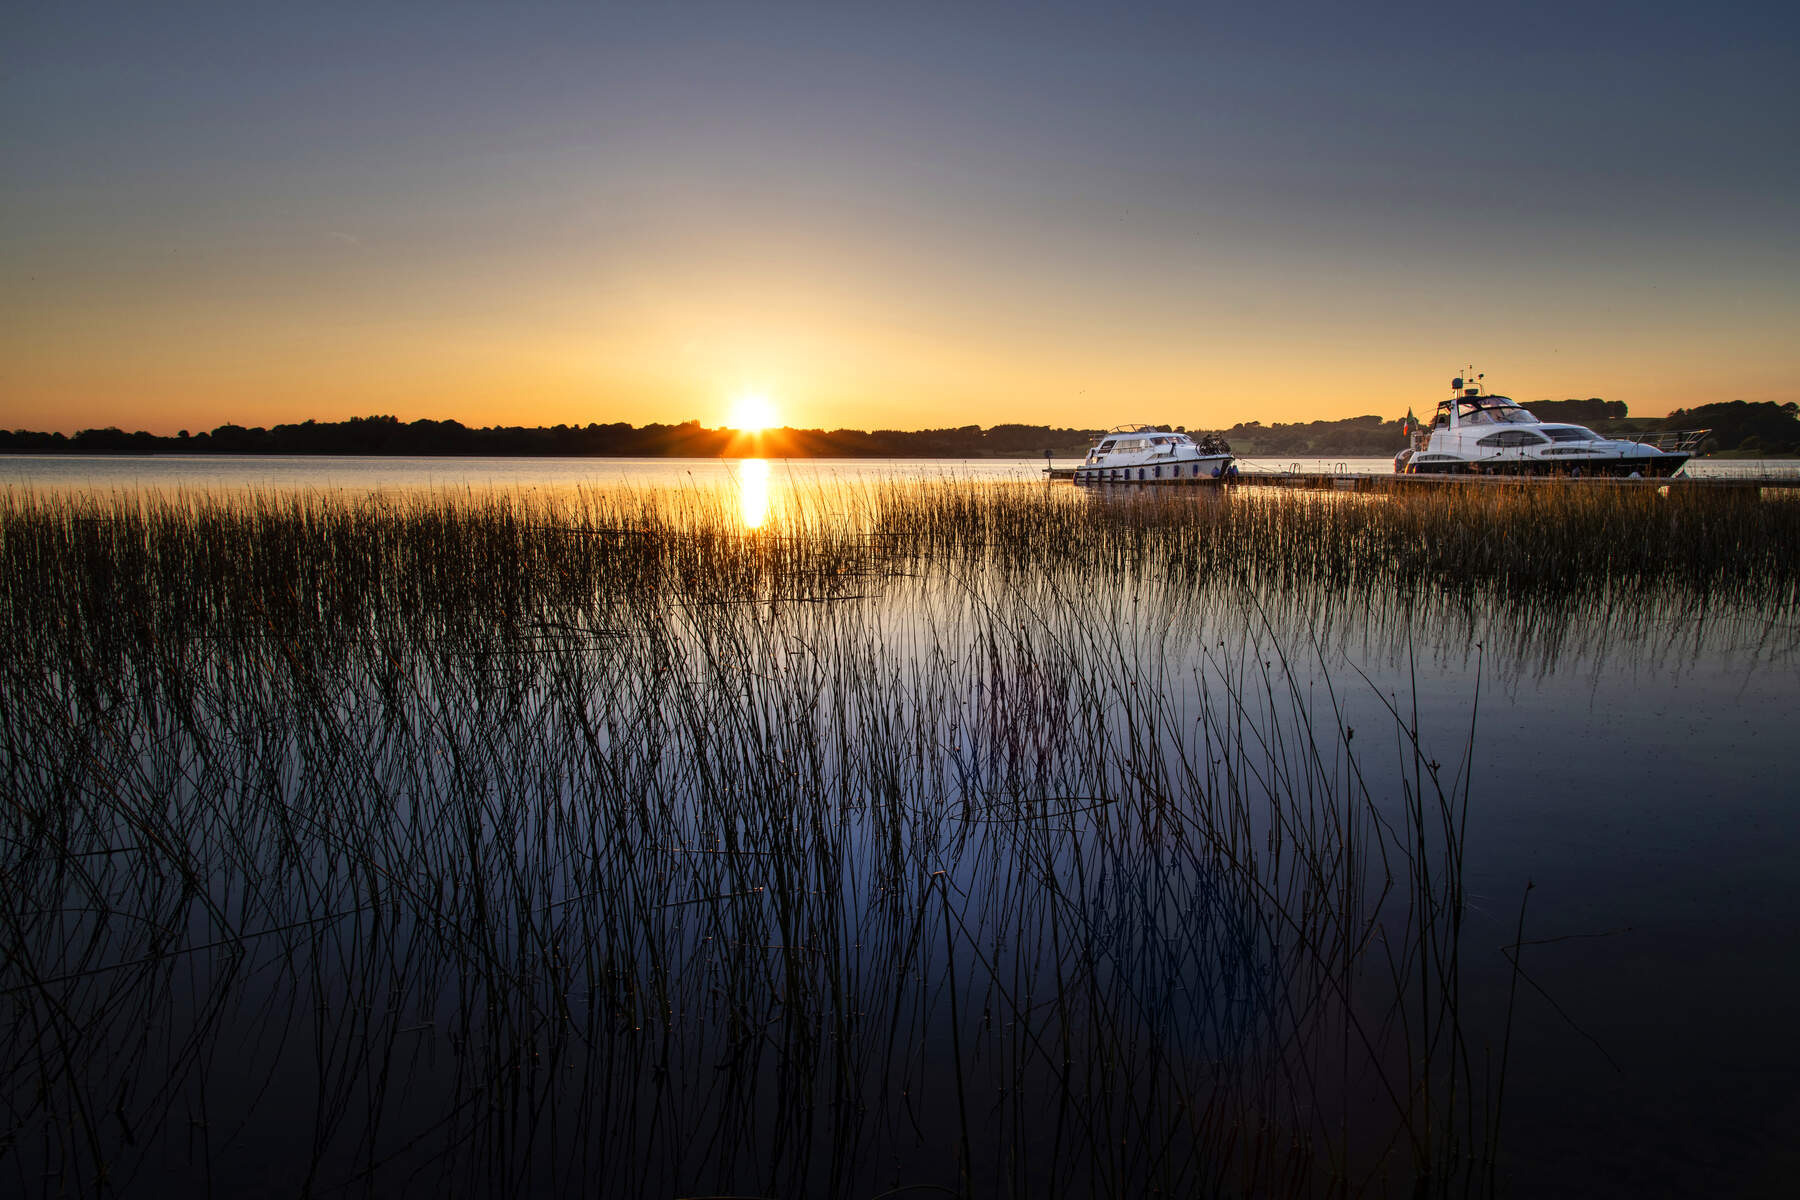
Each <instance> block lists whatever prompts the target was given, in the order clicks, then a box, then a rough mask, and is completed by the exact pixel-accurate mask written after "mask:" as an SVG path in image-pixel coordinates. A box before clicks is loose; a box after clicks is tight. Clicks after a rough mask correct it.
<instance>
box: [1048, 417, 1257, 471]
mask: <svg viewBox="0 0 1800 1200" xmlns="http://www.w3.org/2000/svg"><path fill="white" fill-rule="evenodd" d="M1234 470H1235V468H1234V467H1232V465H1231V447H1230V446H1228V445H1226V444H1225V440H1224V439H1223V438H1221V437H1219V436H1218V435H1217V434H1203V435H1201V436H1200V437H1199V438H1198V439H1197V440H1196V439H1195V438H1193V437H1190V436H1188V435H1187V434H1185V433H1170V432H1168V431H1167V430H1165V429H1162V428H1160V427H1158V426H1155V425H1120V426H1118V427H1117V428H1115V429H1109V430H1107V431H1106V432H1105V433H1104V434H1102V435H1100V438H1099V440H1098V441H1096V442H1095V443H1094V447H1093V449H1091V450H1089V451H1088V453H1087V457H1086V458H1084V459H1082V461H1081V465H1080V466H1079V467H1076V468H1075V482H1076V483H1157V482H1163V483H1173V482H1176V481H1177V480H1180V481H1187V482H1192V481H1194V480H1197V479H1201V480H1212V479H1221V480H1222V479H1224V478H1226V477H1227V476H1228V475H1229V474H1231V473H1232V472H1233V471H1234Z"/></svg>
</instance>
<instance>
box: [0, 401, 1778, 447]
mask: <svg viewBox="0 0 1800 1200" xmlns="http://www.w3.org/2000/svg"><path fill="white" fill-rule="evenodd" d="M1527 407H1529V408H1530V409H1531V411H1532V412H1533V413H1535V414H1536V415H1537V416H1538V417H1539V418H1541V419H1542V420H1546V421H1572V422H1575V423H1577V424H1582V425H1589V426H1592V427H1593V428H1594V429H1595V430H1596V431H1598V432H1600V433H1605V434H1626V433H1644V432H1650V431H1654V430H1658V429H1693V428H1700V427H1704V428H1710V429H1711V430H1712V431H1713V438H1712V440H1711V441H1710V442H1709V444H1708V446H1709V449H1711V450H1713V451H1718V452H1730V453H1742V454H1792V453H1800V416H1797V415H1796V411H1797V406H1796V405H1794V404H1783V405H1777V404H1772V403H1760V404H1747V403H1745V402H1743V401H1741V400H1734V401H1731V402H1730V403H1727V404H1706V405H1701V406H1699V407H1697V408H1693V409H1685V410H1678V411H1676V412H1674V413H1671V414H1670V415H1669V416H1668V417H1667V418H1666V419H1664V420H1660V421H1659V420H1657V419H1655V418H1643V417H1639V418H1632V417H1631V416H1630V415H1629V413H1628V412H1627V410H1626V407H1625V404H1624V403H1623V402H1622V401H1617V400H1602V399H1599V398H1598V397H1594V398H1590V399H1587V400H1539V401H1536V402H1534V403H1532V404H1530V405H1528V406H1527ZM1418 415H1419V416H1420V417H1421V418H1422V419H1425V420H1429V419H1430V417H1431V410H1430V409H1422V410H1418ZM1400 430H1401V418H1398V417H1395V418H1383V417H1376V416H1363V417H1348V418H1345V419H1343V420H1339V421H1305V422H1296V423H1293V424H1284V423H1282V422H1279V421H1278V422H1276V423H1274V424H1272V425H1264V424H1263V423H1262V422H1261V421H1246V422H1240V423H1239V424H1236V425H1233V426H1231V427H1230V428H1229V429H1225V430H1222V431H1221V432H1222V433H1223V434H1224V436H1225V440H1226V441H1228V442H1230V443H1231V447H1232V449H1233V451H1235V452H1236V453H1237V454H1239V455H1242V456H1245V457H1250V458H1259V457H1261V458H1274V457H1293V458H1324V457H1332V456H1343V457H1345V458H1353V457H1364V456H1381V455H1390V454H1393V453H1395V452H1396V451H1398V450H1399V449H1400V448H1401V447H1403V446H1404V445H1405V444H1406V439H1405V436H1404V435H1403V434H1402V433H1401V431H1400ZM1094 433H1095V431H1092V430H1085V429H1059V428H1053V427H1050V426H1047V425H994V426H991V427H989V428H986V429H984V428H982V427H981V426H979V425H962V426H959V427H957V428H954V429H919V430H899V429H877V430H873V431H865V430H860V429H833V430H824V429H771V430H768V431H767V432H765V433H763V434H760V435H757V436H755V437H745V436H744V435H742V434H739V433H737V432H736V431H735V430H731V429H707V428H703V427H702V426H701V424H700V423H699V422H698V421H685V422H683V423H681V424H679V425H644V426H633V425H627V424H624V423H623V422H615V423H612V424H608V425H600V424H588V425H556V426H551V427H541V426H540V427H536V428H528V427H522V426H516V425H515V426H491V427H487V428H480V429H476V428H470V427H469V426H466V425H463V424H462V423H461V422H458V421H431V420H418V421H411V422H403V421H400V420H399V419H397V418H395V417H391V416H374V417H353V418H351V419H350V420H348V421H305V422H302V423H300V424H296V425H276V426H274V427H273V428H269V429H263V428H260V427H257V428H245V427H244V426H242V425H221V426H219V427H218V428H217V429H214V430H211V431H209V432H206V433H198V434H194V435H193V436H191V437H190V436H188V434H187V433H186V432H185V431H184V432H183V433H181V434H179V435H177V436H176V437H160V436H158V435H156V434H151V433H144V432H141V431H140V432H136V433H126V432H125V431H123V430H120V429H112V428H109V429H84V430H82V431H81V432H80V433H77V434H75V435H74V436H72V437H71V436H67V435H64V434H61V433H34V432H31V431H28V430H14V431H12V432H7V431H5V430H0V451H12V452H20V451H23V452H38V453H51V454H57V453H61V454H362V455H424V456H429V455H465V456H481V457H521V456H544V457H568V458H588V457H633V458H637V457H642V458H664V457H668V458H715V457H751V456H755V457H765V458H1001V457H1013V458H1023V457H1031V458H1035V457H1037V456H1039V455H1041V454H1043V453H1044V451H1046V450H1049V451H1052V452H1053V453H1054V454H1055V455H1056V456H1057V457H1059V458H1067V457H1072V456H1077V455H1081V454H1084V453H1085V452H1086V451H1087V448H1088V447H1089V446H1090V445H1092V444H1093V439H1094Z"/></svg>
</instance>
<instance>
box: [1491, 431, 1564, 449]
mask: <svg viewBox="0 0 1800 1200" xmlns="http://www.w3.org/2000/svg"><path fill="white" fill-rule="evenodd" d="M1548 441H1549V439H1548V438H1545V437H1543V436H1542V435H1540V434H1537V433H1533V432H1532V431H1531V430H1529V429H1502V430H1501V431H1500V432H1498V433H1490V434H1488V435H1487V436H1486V437H1484V438H1482V439H1481V440H1480V441H1479V442H1477V443H1475V444H1476V445H1478V446H1542V445H1544V444H1545V443H1546V442H1548Z"/></svg>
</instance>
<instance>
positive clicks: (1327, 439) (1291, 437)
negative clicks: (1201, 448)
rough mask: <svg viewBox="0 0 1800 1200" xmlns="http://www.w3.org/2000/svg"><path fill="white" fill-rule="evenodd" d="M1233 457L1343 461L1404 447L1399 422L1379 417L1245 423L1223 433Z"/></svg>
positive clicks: (1404, 441) (1386, 452) (1381, 453)
mask: <svg viewBox="0 0 1800 1200" xmlns="http://www.w3.org/2000/svg"><path fill="white" fill-rule="evenodd" d="M1225 440H1226V441H1228V442H1230V443H1231V449H1232V451H1233V452H1234V453H1236V454H1239V455H1242V456H1246V457H1250V458H1267V457H1278V456H1287V455H1291V456H1294V457H1297V458H1318V457H1321V456H1326V455H1332V454H1341V455H1344V456H1345V457H1347V458H1361V457H1367V456H1373V455H1384V454H1393V453H1395V452H1396V451H1398V450H1399V449H1400V448H1401V447H1403V446H1404V445H1406V438H1405V436H1404V435H1403V434H1401V432H1400V421H1399V420H1398V419H1395V420H1384V419H1383V418H1381V417H1349V418H1347V419H1345V420H1342V421H1306V422H1303V423H1297V424H1292V425H1284V424H1282V423H1280V422H1277V423H1275V424H1273V425H1264V424H1263V423H1262V422H1261V421H1247V422H1243V423H1240V424H1237V425H1233V426H1232V427H1231V428H1230V429H1227V430H1225Z"/></svg>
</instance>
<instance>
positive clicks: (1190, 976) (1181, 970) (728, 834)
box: [0, 484, 1800, 1196]
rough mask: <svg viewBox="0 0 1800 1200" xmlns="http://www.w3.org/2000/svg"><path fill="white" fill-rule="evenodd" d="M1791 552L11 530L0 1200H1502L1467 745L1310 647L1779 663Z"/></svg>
mask: <svg viewBox="0 0 1800 1200" xmlns="http://www.w3.org/2000/svg"><path fill="white" fill-rule="evenodd" d="M1794 507H1795V506H1763V505H1758V504H1754V503H1744V502H1740V501H1732V500H1727V501H1722V502H1715V501H1713V500H1711V499H1708V500H1707V501H1704V502H1702V501H1699V500H1693V501H1690V500H1687V499H1680V498H1672V497H1658V496H1655V495H1654V494H1652V495H1650V496H1648V497H1644V496H1640V495H1635V494H1634V495H1619V494H1617V493H1594V492H1582V491H1579V490H1576V489H1569V490H1566V491H1564V490H1559V489H1530V490H1527V489H1519V490H1518V491H1517V492H1516V493H1515V492H1513V491H1510V490H1504V489H1486V490H1484V491H1483V493H1482V495H1481V496H1480V497H1479V499H1478V500H1470V501H1469V502H1462V501H1457V500H1453V499H1451V498H1449V497H1440V496H1431V497H1405V498H1395V499H1393V500H1384V501H1380V502H1369V501H1366V500H1362V499H1359V498H1338V497H1326V498H1308V497H1294V496H1290V495H1281V496H1277V497H1273V498H1268V499H1260V498H1258V499H1251V498H1245V497H1238V496H1221V495H1208V496H1167V495H1157V494H1152V495H1146V496H1141V497H1140V496H1124V497H1119V498H1106V499H1104V500H1102V499H1100V498H1097V497H1092V496H1083V495H1080V494H1076V493H1073V492H1071V491H1070V490H1069V489H1046V488H1042V487H1030V486H1026V487H1016V486H1015V487H995V488H981V487H959V486H945V485H939V486H925V485H903V484H893V485H888V484H869V485H859V486H853V487H844V488H828V487H817V488H811V489H807V488H798V489H793V490H791V491H790V492H788V493H786V494H785V495H783V496H782V497H781V498H780V501H779V503H778V504H776V505H775V507H774V509H773V511H772V514H771V518H770V520H769V522H768V524H766V525H765V526H764V527H763V528H761V529H758V530H754V531H746V530H745V529H743V528H742V526H741V523H740V522H739V521H738V519H737V518H738V513H737V511H736V509H735V506H734V499H733V497H732V496H731V495H730V494H729V493H721V492H706V491H698V490H687V491H675V492H668V493H651V492H574V493H568V494H561V495H555V496H548V497H542V496H540V497H523V496H519V495H506V494H499V495H476V494H462V495H449V496H446V495H430V496H426V495H410V496H399V497H373V498H351V499H346V498H334V497H327V496H319V495H283V496H273V495H264V496H254V495H253V496H236V497H215V496H207V495H183V496H174V497H152V496H144V495H137V494H131V495H116V496H108V497H87V498H84V497H68V496H64V497H41V496H35V495H32V494H30V493H21V492H11V493H7V494H6V495H4V497H0V637H3V638H4V649H5V654H4V666H3V667H0V670H3V672H4V676H3V683H0V686H3V693H0V698H3V700H4V706H5V720H4V749H3V751H0V767H3V771H4V781H5V792H6V804H5V807H4V811H3V812H0V872H3V873H4V885H5V892H6V896H7V900H6V904H5V914H4V915H5V924H4V928H3V929H0V946H3V949H4V963H5V965H4V968H3V969H0V991H3V992H4V998H5V1004H6V1008H5V1010H4V1011H5V1018H4V1019H5V1023H6V1035H7V1036H6V1037H5V1039H4V1045H5V1046H6V1047H7V1050H6V1056H5V1059H4V1064H3V1066H0V1096H3V1097H4V1103H5V1105H6V1109H5V1112H6V1130H5V1134H4V1138H5V1140H4V1143H3V1144H0V1145H3V1151H4V1153H3V1155H0V1172H4V1173H5V1174H6V1175H8V1176H10V1178H11V1181H12V1182H11V1184H10V1185H9V1190H15V1191H16V1192H17V1194H48V1193H52V1192H54V1193H58V1194H112V1193H125V1192H133V1191H137V1192H146V1191H147V1192H150V1193H156V1192H159V1191H164V1190H174V1189H176V1188H179V1187H188V1186H201V1185H206V1184H208V1183H211V1184H213V1185H221V1186H223V1185H229V1186H231V1187H232V1188H243V1187H248V1186H264V1187H268V1188H270V1189H273V1190H276V1191H287V1192H291V1191H295V1190H298V1191H301V1192H304V1193H308V1194H310V1193H330V1194H337V1193H341V1192H366V1193H369V1194H380V1195H393V1194H401V1193H408V1192H422V1193H432V1192H442V1191H446V1190H447V1191H449V1192H451V1193H453V1194H468V1193H471V1192H473V1193H481V1194H521V1193H524V1192H542V1193H561V1192H568V1193H588V1192H591V1191H592V1190H593V1189H594V1187H595V1181H604V1188H605V1190H607V1191H608V1192H609V1193H615V1194H645V1195H652V1194H663V1195H683V1194H699V1193H712V1192H719V1193H724V1192H732V1193H738V1194H766V1195H784V1196H797V1195H851V1196H854V1195H864V1196H874V1195H877V1194H882V1193H885V1192H888V1191H892V1190H894V1189H904V1188H919V1187H926V1188H932V1187H935V1188H939V1189H947V1190H949V1191H952V1192H955V1193H958V1194H968V1195H976V1194H984V1195H985V1194H1018V1195H1034V1196H1038V1195H1144V1194H1172V1195H1251V1194H1254V1195H1281V1194H1295V1195H1308V1194H1372V1193H1373V1194H1379V1193H1382V1192H1385V1191H1413V1190H1415V1189H1416V1190H1417V1191H1420V1192H1423V1193H1425V1194H1436V1195H1452V1194H1454V1195H1464V1194H1475V1195H1483V1194H1489V1193H1490V1192H1491V1191H1492V1190H1493V1189H1494V1186H1495V1183H1494V1180H1495V1176H1494V1173H1493V1170H1494V1163H1495V1154H1496V1147H1497V1145H1498V1139H1499V1135H1500V1123H1499V1113H1500V1109H1499V1099H1500V1097H1499V1094H1498V1091H1497V1088H1498V1080H1499V1078H1500V1074H1499V1072H1497V1071H1496V1070H1495V1069H1494V1068H1493V1065H1492V1058H1491V1055H1492V1053H1497V1051H1496V1050H1494V1048H1493V1047H1492V1046H1490V1045H1489V1042H1488V1041H1487V1040H1484V1038H1487V1036H1488V1035H1489V1034H1492V1032H1493V1031H1492V1030H1488V1031H1487V1033H1485V1034H1483V1035H1479V1036H1478V1035H1476V1034H1474V1033H1472V1032H1471V1030H1470V1029H1469V1028H1468V1027H1467V1026H1466V1025H1465V1024H1464V1020H1463V1010H1464V1004H1463V998H1462V994H1461V981H1462V979H1463V977H1464V974H1465V959H1464V955H1465V954H1466V953H1468V950H1467V948H1466V947H1465V946H1464V944H1463V943H1464V940H1465V939H1464V934H1463V919H1464V913H1465V908H1466V903H1467V901H1466V897H1465V895H1464V890H1463V889H1464V885H1463V882H1462V863H1463V855H1464V848H1463V842H1464V836H1465V829H1466V822H1467V814H1468V807H1469V805H1470V803H1471V795H1472V791H1473V790H1474V789H1473V784H1474V781H1473V780H1472V779H1471V771H1470V769H1469V764H1470V759H1469V757H1468V745H1469V742H1470V740H1471V739H1473V737H1474V736H1475V733H1476V719H1475V711H1476V709H1475V700H1476V698H1475V697H1470V709H1469V712H1468V713H1467V714H1466V718H1467V719H1466V722H1465V723H1463V724H1462V725H1461V727H1460V728H1459V729H1458V730H1457V732H1456V739H1455V740H1454V741H1453V742H1452V743H1451V744H1450V745H1448V746H1439V745H1435V744H1433V738H1434V737H1435V736H1436V735H1435V733H1434V734H1427V733H1426V732H1425V727H1426V725H1427V724H1428V723H1427V722H1423V721H1421V718H1420V715H1419V714H1418V713H1417V712H1416V711H1414V710H1413V709H1412V708H1411V707H1410V706H1409V702H1408V701H1407V699H1406V698H1405V697H1404V696H1401V695H1394V696H1390V697H1380V696H1379V693H1378V692H1377V693H1376V695H1377V696H1378V698H1379V699H1380V703H1381V704H1382V705H1383V706H1384V707H1383V712H1384V713H1385V718H1384V720H1385V722H1386V729H1385V730H1383V731H1381V732H1379V733H1377V732H1375V731H1372V730H1369V729H1368V728H1367V727H1366V726H1365V728H1364V730H1363V731H1362V732H1361V734H1360V735H1359V734H1358V731H1356V730H1355V729H1353V728H1352V727H1351V724H1350V722H1349V719H1348V717H1347V715H1346V714H1347V712H1348V707H1347V702H1346V694H1347V693H1349V692H1352V691H1357V692H1365V693H1366V692H1369V691H1370V690H1371V689H1370V687H1369V685H1367V684H1365V683H1364V682H1363V681H1361V680H1356V679H1345V678H1342V677H1337V678H1333V677H1332V675H1331V674H1330V672H1329V671H1323V670H1322V668H1323V666H1324V664H1325V663H1326V662H1327V661H1328V659H1329V654H1328V651H1327V648H1326V643H1328V642H1330V641H1331V640H1332V639H1334V638H1340V637H1352V636H1362V637H1365V638H1376V639H1380V640H1383V641H1386V642H1389V643H1390V644H1392V643H1395V642H1396V640H1397V641H1398V643H1400V644H1404V643H1405V641H1406V638H1407V635H1408V633H1409V631H1410V630H1411V629H1413V628H1415V627H1416V626H1417V624H1418V623H1419V622H1421V621H1430V622H1437V621H1444V620H1451V619H1453V617H1454V614H1457V613H1463V614H1465V615H1466V614H1468V613H1471V612H1474V611H1476V610H1478V609H1480V608H1481V607H1483V606H1501V607H1510V609H1511V610H1513V611H1514V612H1515V614H1516V615H1519V616H1521V618H1524V619H1525V624H1524V627H1525V628H1526V630H1527V633H1526V634H1525V635H1524V636H1522V637H1521V639H1520V643H1519V647H1518V648H1517V649H1518V653H1519V655H1520V656H1521V657H1520V658H1519V661H1520V662H1527V661H1529V658H1528V656H1529V655H1530V654H1541V653H1544V652H1545V651H1543V649H1542V647H1543V646H1544V644H1545V642H1546V640H1549V641H1550V642H1551V644H1552V645H1553V646H1554V644H1555V642H1556V631H1557V629H1558V628H1562V627H1566V625H1567V622H1568V620H1569V617H1568V613H1569V612H1571V611H1576V612H1590V611H1613V610H1616V609H1619V608H1629V607H1630V606H1631V605H1632V604H1633V603H1637V604H1639V606H1640V607H1642V606H1643V605H1645V604H1651V605H1652V606H1653V608H1654V611H1656V612H1658V613H1662V612H1667V611H1669V609H1670V606H1673V607H1674V608H1675V609H1678V610H1680V611H1682V612H1684V613H1687V614H1690V615H1691V614H1693V613H1696V612H1699V613H1708V614H1714V615H1713V616H1712V617H1711V618H1709V619H1720V620H1732V619H1738V618H1735V617H1733V616H1732V615H1731V614H1734V613H1743V612H1745V611H1752V610H1753V611H1758V612H1762V613H1767V614H1776V615H1783V614H1786V615H1791V614H1792V612H1793V609H1794V600H1795V576H1796V572H1797V570H1800V568H1797V567H1796V565H1795V563H1794V561H1793V556H1792V555H1791V553H1788V552H1786V551H1784V547H1791V546H1792V545H1794V544H1795V539H1794V535H1795V533H1796V532H1800V531H1797V530H1796V529H1795V528H1793V525H1794V522H1795V520H1796V516H1795V514H1794V512H1793V511H1791V510H1792V509H1793V508H1794ZM1559 621H1561V622H1562V623H1563V625H1562V626H1559V625H1558V622H1559ZM1356 631H1360V634H1358V633H1357V632H1356ZM1371 631H1373V632H1371ZM1527 646H1529V647H1531V649H1526V647H1527ZM1485 950H1486V948H1484V952H1485Z"/></svg>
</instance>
